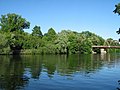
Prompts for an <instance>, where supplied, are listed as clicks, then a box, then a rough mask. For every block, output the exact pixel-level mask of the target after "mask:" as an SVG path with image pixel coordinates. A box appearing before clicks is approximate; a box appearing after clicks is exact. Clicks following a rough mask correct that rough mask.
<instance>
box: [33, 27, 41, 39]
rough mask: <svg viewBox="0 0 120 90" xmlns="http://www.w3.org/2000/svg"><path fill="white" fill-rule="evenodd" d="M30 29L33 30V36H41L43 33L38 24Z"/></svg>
mask: <svg viewBox="0 0 120 90" xmlns="http://www.w3.org/2000/svg"><path fill="white" fill-rule="evenodd" d="M32 31H33V32H32V35H33V36H39V37H42V36H43V34H42V32H41V30H40V26H35V27H34V28H33V30H32Z"/></svg>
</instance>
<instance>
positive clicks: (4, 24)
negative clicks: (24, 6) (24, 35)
mask: <svg viewBox="0 0 120 90" xmlns="http://www.w3.org/2000/svg"><path fill="white" fill-rule="evenodd" d="M0 26H1V30H2V31H4V32H14V31H20V32H21V31H23V29H28V28H29V27H30V22H28V21H26V20H25V19H24V18H22V17H21V16H19V15H17V14H15V13H12V14H10V13H9V14H7V15H1V18H0Z"/></svg>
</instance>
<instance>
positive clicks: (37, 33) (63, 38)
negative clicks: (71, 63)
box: [0, 13, 119, 54]
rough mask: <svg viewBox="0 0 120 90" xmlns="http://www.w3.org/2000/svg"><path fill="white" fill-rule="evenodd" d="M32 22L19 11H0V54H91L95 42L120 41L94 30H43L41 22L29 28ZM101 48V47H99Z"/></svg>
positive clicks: (99, 43) (110, 43)
mask: <svg viewBox="0 0 120 90" xmlns="http://www.w3.org/2000/svg"><path fill="white" fill-rule="evenodd" d="M29 27H30V22H28V21H27V20H26V19H25V18H22V17H21V16H20V15H17V14H14V13H12V14H7V15H1V18H0V54H75V53H81V54H89V53H92V48H91V47H92V45H119V43H118V42H117V41H115V40H113V39H111V38H109V39H107V40H104V39H103V38H102V37H100V36H98V35H96V34H94V33H91V32H89V31H85V32H81V33H78V32H75V31H71V30H62V31H61V32H59V33H56V31H55V30H54V29H53V28H50V29H49V30H48V32H47V33H45V34H43V33H42V31H41V28H40V26H36V25H35V27H34V28H33V29H32V33H31V34H29V33H27V32H24V29H29ZM96 51H97V52H99V50H98V49H96Z"/></svg>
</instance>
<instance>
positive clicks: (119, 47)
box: [92, 46, 120, 49]
mask: <svg viewBox="0 0 120 90" xmlns="http://www.w3.org/2000/svg"><path fill="white" fill-rule="evenodd" d="M92 48H118V49H120V46H92Z"/></svg>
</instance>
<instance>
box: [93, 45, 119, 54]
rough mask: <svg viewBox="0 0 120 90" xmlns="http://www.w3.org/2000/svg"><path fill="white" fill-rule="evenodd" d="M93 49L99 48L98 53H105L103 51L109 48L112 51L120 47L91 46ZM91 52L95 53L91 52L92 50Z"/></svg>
mask: <svg viewBox="0 0 120 90" xmlns="http://www.w3.org/2000/svg"><path fill="white" fill-rule="evenodd" d="M94 48H99V49H100V53H107V52H106V51H105V49H110V48H112V49H120V46H92V49H94ZM92 52H93V53H96V52H94V51H93V50H92Z"/></svg>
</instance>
